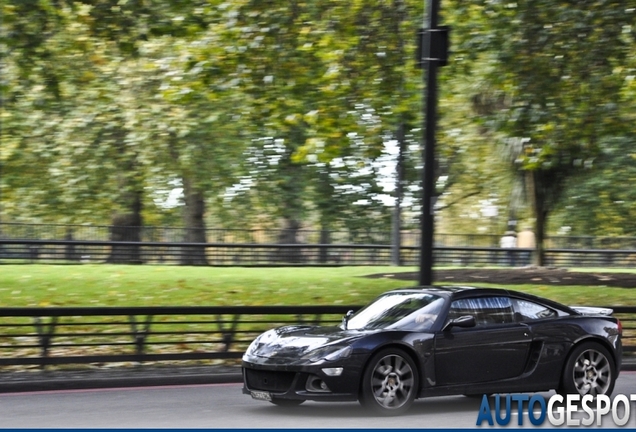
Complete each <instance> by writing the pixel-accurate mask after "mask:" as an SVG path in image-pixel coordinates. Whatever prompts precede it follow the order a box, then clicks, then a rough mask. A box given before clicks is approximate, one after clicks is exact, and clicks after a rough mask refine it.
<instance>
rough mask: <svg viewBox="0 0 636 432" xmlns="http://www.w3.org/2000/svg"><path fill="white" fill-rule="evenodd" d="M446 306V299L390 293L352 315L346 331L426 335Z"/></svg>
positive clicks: (419, 294) (414, 294)
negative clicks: (443, 306) (424, 332)
mask: <svg viewBox="0 0 636 432" xmlns="http://www.w3.org/2000/svg"><path fill="white" fill-rule="evenodd" d="M443 304H444V299H443V298H442V297H440V296H437V295H434V294H428V293H413V292H404V293H401V292H396V293H389V294H386V295H383V296H381V297H379V298H377V299H376V300H375V301H374V302H373V303H371V304H369V305H368V306H366V307H365V308H364V309H362V310H360V311H359V312H358V313H356V314H355V315H353V316H352V317H351V318H350V319H349V320H348V322H347V328H348V329H351V330H370V329H395V330H414V331H426V330H429V329H430V328H431V326H432V325H433V323H434V322H435V320H436V319H437V316H438V315H439V312H440V311H441V309H442V305H443Z"/></svg>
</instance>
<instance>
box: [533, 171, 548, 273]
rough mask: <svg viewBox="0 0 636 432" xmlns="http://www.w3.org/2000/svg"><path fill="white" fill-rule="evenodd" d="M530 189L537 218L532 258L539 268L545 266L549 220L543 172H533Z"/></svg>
mask: <svg viewBox="0 0 636 432" xmlns="http://www.w3.org/2000/svg"><path fill="white" fill-rule="evenodd" d="M530 179H531V180H530V187H531V193H532V197H533V203H532V204H533V208H534V217H535V226H534V236H535V249H534V254H533V256H532V263H533V264H534V265H536V266H538V267H543V266H544V265H545V254H544V247H545V246H544V244H543V241H544V239H545V226H546V221H547V218H548V210H547V202H546V194H545V187H546V185H545V184H544V181H543V180H544V176H543V172H541V171H533V172H532V173H531V174H530Z"/></svg>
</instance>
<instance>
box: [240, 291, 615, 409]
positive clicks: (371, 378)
mask: <svg viewBox="0 0 636 432" xmlns="http://www.w3.org/2000/svg"><path fill="white" fill-rule="evenodd" d="M611 313H612V310H611V309H601V308H590V307H567V306H563V305H561V304H558V303H555V302H553V301H550V300H546V299H543V298H539V297H535V296H531V295H528V294H523V293H519V292H514V291H509V290H500V289H490V288H472V287H418V288H409V289H400V290H394V291H389V292H387V293H385V294H383V295H381V296H380V297H378V298H377V299H376V300H374V301H373V302H372V303H371V304H369V305H368V306H366V307H364V308H363V309H361V310H360V311H358V312H357V313H355V314H353V313H352V312H350V313H348V314H347V315H346V316H345V317H344V319H343V321H342V324H341V325H340V326H333V327H320V326H286V327H281V328H277V329H273V330H269V331H267V332H265V333H263V334H262V335H260V336H259V337H257V338H256V339H255V340H254V341H253V342H252V344H251V345H250V346H249V348H248V349H247V351H246V353H245V355H244V356H243V377H244V387H243V392H244V393H246V394H250V395H251V396H252V397H253V398H255V399H262V400H266V401H270V402H272V403H274V404H277V405H285V406H292V405H299V404H301V403H302V402H304V401H305V400H314V401H355V400H359V401H360V403H361V404H362V405H363V406H365V407H368V408H369V409H371V410H372V411H374V412H376V413H380V414H385V415H395V414H401V413H403V412H405V411H406V410H407V409H408V408H409V407H410V405H411V404H412V403H413V400H414V399H416V398H422V397H428V396H442V395H454V394H465V395H467V396H472V395H482V394H491V393H513V392H536V391H545V390H551V389H555V390H557V391H559V392H562V393H579V394H581V395H584V394H592V395H596V394H608V395H609V394H610V393H611V392H612V390H613V388H614V383H615V381H616V378H617V376H618V372H619V370H620V364H621V356H622V346H621V332H622V328H621V324H620V321H619V320H618V319H616V318H614V317H612V316H610V315H611Z"/></svg>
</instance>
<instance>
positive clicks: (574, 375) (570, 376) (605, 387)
mask: <svg viewBox="0 0 636 432" xmlns="http://www.w3.org/2000/svg"><path fill="white" fill-rule="evenodd" d="M561 380H562V382H561V388H560V392H561V393H566V394H577V393H578V394H580V395H581V396H584V395H588V394H589V395H592V396H596V395H601V394H602V395H610V394H611V393H612V391H613V390H614V384H615V382H616V366H615V364H614V359H613V358H612V355H611V354H610V353H609V351H608V350H607V349H606V348H605V347H604V346H602V345H600V344H598V343H596V342H586V343H583V344H581V345H579V346H577V347H576V348H574V350H573V351H572V353H571V354H570V356H569V357H568V360H567V364H566V365H565V370H564V373H563V377H562V378H561Z"/></svg>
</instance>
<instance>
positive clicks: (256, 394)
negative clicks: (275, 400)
mask: <svg viewBox="0 0 636 432" xmlns="http://www.w3.org/2000/svg"><path fill="white" fill-rule="evenodd" d="M251 393H252V397H253V398H254V399H258V400H264V401H269V402H271V401H272V395H271V394H269V392H265V391H256V390H252V392H251Z"/></svg>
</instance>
